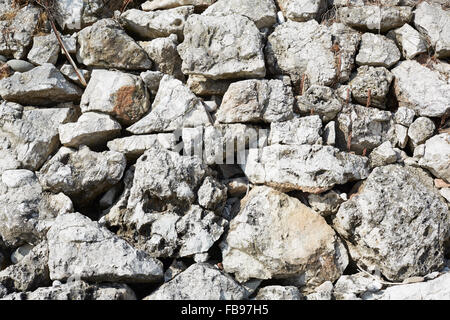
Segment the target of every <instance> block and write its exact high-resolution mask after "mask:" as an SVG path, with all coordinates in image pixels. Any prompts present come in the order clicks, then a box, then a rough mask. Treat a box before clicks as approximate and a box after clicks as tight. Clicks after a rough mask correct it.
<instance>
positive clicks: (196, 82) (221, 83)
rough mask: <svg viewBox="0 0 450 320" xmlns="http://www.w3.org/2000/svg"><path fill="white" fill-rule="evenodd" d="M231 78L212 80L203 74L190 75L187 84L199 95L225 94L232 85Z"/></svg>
mask: <svg viewBox="0 0 450 320" xmlns="http://www.w3.org/2000/svg"><path fill="white" fill-rule="evenodd" d="M230 84H231V81H230V80H211V79H208V78H205V77H202V76H193V75H192V76H189V79H188V81H187V86H188V87H189V89H191V90H192V92H193V93H195V94H196V95H198V96H212V95H220V96H223V95H224V94H225V92H227V90H228V88H229V87H230Z"/></svg>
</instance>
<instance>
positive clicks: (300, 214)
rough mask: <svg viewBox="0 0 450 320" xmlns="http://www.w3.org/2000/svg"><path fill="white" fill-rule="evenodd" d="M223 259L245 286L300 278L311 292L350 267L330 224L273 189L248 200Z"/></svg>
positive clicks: (251, 195) (257, 189)
mask: <svg viewBox="0 0 450 320" xmlns="http://www.w3.org/2000/svg"><path fill="white" fill-rule="evenodd" d="M222 254H223V262H222V263H223V267H224V270H225V271H226V272H228V273H234V275H235V277H236V279H237V280H238V281H240V282H244V281H246V280H247V279H250V278H257V279H271V278H274V279H276V278H288V277H296V278H302V281H303V284H304V285H307V286H309V287H315V286H318V285H320V284H321V283H323V282H324V281H327V280H330V281H334V280H336V279H337V278H339V276H340V275H341V274H342V272H343V270H344V269H345V267H346V266H347V263H348V258H347V253H346V251H345V248H344V247H343V245H342V243H341V242H340V240H339V239H338V238H337V236H336V234H335V232H334V231H333V229H331V227H329V226H328V225H327V224H326V222H325V219H323V218H322V217H320V216H319V215H317V214H316V213H314V212H313V211H312V210H311V209H309V208H308V207H306V206H305V205H303V204H302V203H301V202H300V201H299V200H297V199H295V198H291V197H289V196H287V195H286V194H283V193H280V192H278V191H276V190H274V189H271V188H268V187H255V188H253V189H252V190H251V191H250V192H249V194H248V195H247V197H246V198H245V199H244V200H243V202H242V203H241V210H240V212H239V214H238V215H237V216H236V217H235V218H234V219H233V220H232V221H231V224H230V231H229V232H228V235H227V237H226V239H225V241H224V242H223V243H222ZM319 257H320V258H319Z"/></svg>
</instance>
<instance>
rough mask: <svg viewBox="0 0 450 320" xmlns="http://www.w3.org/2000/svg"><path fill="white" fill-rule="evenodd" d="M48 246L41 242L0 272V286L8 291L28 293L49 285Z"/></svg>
mask: <svg viewBox="0 0 450 320" xmlns="http://www.w3.org/2000/svg"><path fill="white" fill-rule="evenodd" d="M47 264H48V245H47V243H46V242H42V243H40V244H39V245H37V246H36V247H34V248H33V249H32V250H31V251H30V252H29V253H28V254H27V255H26V256H25V257H24V258H23V259H22V260H21V261H20V262H19V263H17V264H14V265H11V266H9V267H8V268H6V269H5V270H3V271H1V272H0V284H2V285H3V286H5V287H6V288H7V289H8V291H10V292H12V291H30V290H34V289H37V288H38V287H43V286H47V285H49V284H50V277H49V272H48V266H47Z"/></svg>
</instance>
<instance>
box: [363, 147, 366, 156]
mask: <svg viewBox="0 0 450 320" xmlns="http://www.w3.org/2000/svg"><path fill="white" fill-rule="evenodd" d="M366 154H367V148H364V150H363V153H362V156H363V157H365V156H366Z"/></svg>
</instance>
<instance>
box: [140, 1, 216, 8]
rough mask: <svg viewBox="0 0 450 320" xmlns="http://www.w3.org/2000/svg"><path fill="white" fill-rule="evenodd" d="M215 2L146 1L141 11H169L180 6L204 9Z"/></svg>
mask: <svg viewBox="0 0 450 320" xmlns="http://www.w3.org/2000/svg"><path fill="white" fill-rule="evenodd" d="M214 2H216V0H148V1H146V2H144V3H143V4H142V10H144V11H152V10H159V9H171V8H176V7H181V6H191V5H192V6H195V8H196V9H197V8H199V9H202V8H206V7H208V6H210V5H212V4H213V3H214Z"/></svg>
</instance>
